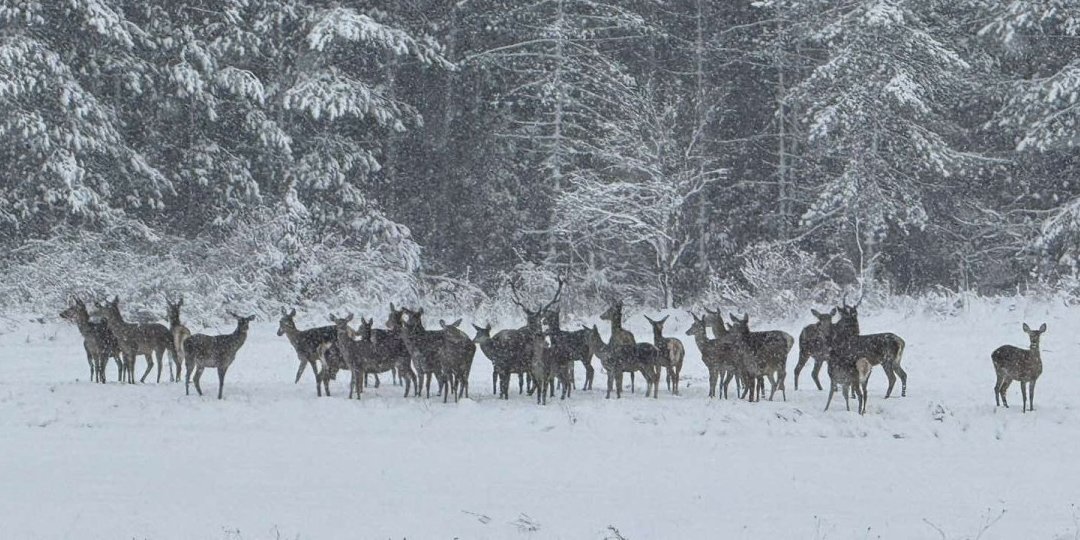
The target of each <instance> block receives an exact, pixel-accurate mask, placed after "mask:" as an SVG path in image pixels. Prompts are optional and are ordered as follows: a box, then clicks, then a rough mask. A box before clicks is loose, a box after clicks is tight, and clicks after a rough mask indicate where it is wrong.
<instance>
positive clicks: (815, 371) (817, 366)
mask: <svg viewBox="0 0 1080 540" xmlns="http://www.w3.org/2000/svg"><path fill="white" fill-rule="evenodd" d="M824 364H825V362H824V361H823V360H819V359H817V358H814V369H813V370H812V371H811V372H810V378H812V379H814V384H816V385H817V389H818V390H822V388H821V379H819V376H820V374H821V366H822V365H824ZM798 384H799V381H798V380H796V381H795V389H796V390H798V389H799V386H798Z"/></svg>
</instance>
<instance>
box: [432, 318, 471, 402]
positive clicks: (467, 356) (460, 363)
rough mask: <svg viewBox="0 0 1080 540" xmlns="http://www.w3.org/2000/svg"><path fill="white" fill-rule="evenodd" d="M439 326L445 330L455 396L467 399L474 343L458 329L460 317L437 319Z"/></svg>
mask: <svg viewBox="0 0 1080 540" xmlns="http://www.w3.org/2000/svg"><path fill="white" fill-rule="evenodd" d="M439 326H440V327H442V329H443V332H446V335H447V342H446V344H445V347H446V348H447V354H449V355H450V356H451V364H450V365H451V369H453V370H454V380H455V381H457V383H458V391H457V397H456V398H455V399H460V398H461V397H462V396H464V397H465V399H469V375H470V374H471V373H472V362H473V357H475V356H476V343H473V340H472V338H470V337H469V335H468V334H466V333H465V332H463V331H462V330H461V329H460V326H461V319H458V320H456V321H454V322H452V323H447V322H446V321H444V320H442V319H439Z"/></svg>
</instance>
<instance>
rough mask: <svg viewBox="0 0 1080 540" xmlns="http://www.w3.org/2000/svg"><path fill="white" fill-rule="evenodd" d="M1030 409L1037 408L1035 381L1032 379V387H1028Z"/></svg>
mask: <svg viewBox="0 0 1080 540" xmlns="http://www.w3.org/2000/svg"><path fill="white" fill-rule="evenodd" d="M1028 410H1029V411H1034V410H1035V381H1031V388H1029V389H1028Z"/></svg>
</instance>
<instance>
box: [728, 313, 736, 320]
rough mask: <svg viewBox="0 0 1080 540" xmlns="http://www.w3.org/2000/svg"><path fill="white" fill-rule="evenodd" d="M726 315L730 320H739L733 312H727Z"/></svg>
mask: <svg viewBox="0 0 1080 540" xmlns="http://www.w3.org/2000/svg"><path fill="white" fill-rule="evenodd" d="M728 317H731V322H739V318H738V317H736V316H735V314H734V313H730V312H729V313H728Z"/></svg>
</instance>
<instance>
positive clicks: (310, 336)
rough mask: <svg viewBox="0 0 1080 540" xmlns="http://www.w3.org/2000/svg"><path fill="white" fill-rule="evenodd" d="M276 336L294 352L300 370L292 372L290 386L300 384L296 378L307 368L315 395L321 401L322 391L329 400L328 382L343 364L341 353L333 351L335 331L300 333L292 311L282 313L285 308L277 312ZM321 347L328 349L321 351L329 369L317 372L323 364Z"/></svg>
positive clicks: (319, 330)
mask: <svg viewBox="0 0 1080 540" xmlns="http://www.w3.org/2000/svg"><path fill="white" fill-rule="evenodd" d="M277 335H278V336H285V337H287V338H288V339H289V343H290V344H291V345H292V347H293V350H295V351H296V357H297V358H298V359H299V360H300V368H299V369H298V370H296V380H295V381H294V383H295V382H300V376H301V375H303V374H304V367H305V366H307V365H310V366H311V372H312V373H314V374H315V395H317V396H319V397H322V395H323V390H324V389H325V390H326V395H327V396H329V395H330V379H332V378H334V375H335V371H334V370H335V369H336V368H337V367H341V366H344V363H345V361H344V359H343V358H342V357H341V352H340V351H338V349H337V329H336V328H334V327H333V326H319V327H317V328H309V329H307V330H300V329H299V328H297V327H296V310H295V309H293V310H292V311H285V308H281V319H280V320H279V321H278V331H277ZM323 343H327V344H331V345H332V346H330V347H327V348H326V349H325V350H326V359H325V364H326V366H327V367H328V368H330V369H326V370H322V371H320V370H319V365H320V363H321V362H323V360H322V356H321V355H320V351H319V345H322V344H323Z"/></svg>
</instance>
